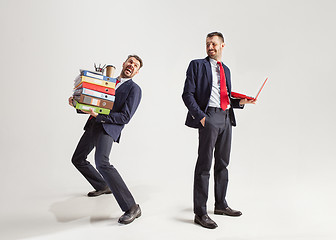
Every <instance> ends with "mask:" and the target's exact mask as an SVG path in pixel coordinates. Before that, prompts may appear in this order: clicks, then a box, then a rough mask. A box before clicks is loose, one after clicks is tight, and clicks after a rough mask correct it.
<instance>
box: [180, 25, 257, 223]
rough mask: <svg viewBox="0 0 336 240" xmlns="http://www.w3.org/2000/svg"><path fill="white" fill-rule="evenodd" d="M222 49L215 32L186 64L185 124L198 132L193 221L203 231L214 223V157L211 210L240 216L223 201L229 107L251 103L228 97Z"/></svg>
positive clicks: (220, 38)
mask: <svg viewBox="0 0 336 240" xmlns="http://www.w3.org/2000/svg"><path fill="white" fill-rule="evenodd" d="M224 46H225V43H224V37H223V35H222V34H221V33H219V32H212V33H209V34H208V35H207V37H206V51H207V55H208V56H207V57H206V58H205V59H197V60H193V61H191V62H190V64H189V67H188V69H187V74H186V75H187V76H186V80H185V85H184V90H183V94H182V98H183V101H184V103H185V105H186V107H187V108H188V114H187V119H186V123H185V124H186V125H187V126H188V127H192V128H197V129H198V133H199V146H198V158H197V162H196V167H195V173H194V197H193V200H194V213H195V219H194V222H195V223H196V224H199V225H201V226H203V227H205V228H211V229H213V228H216V227H217V224H216V223H215V222H214V221H213V220H212V219H211V218H210V217H209V216H208V214H207V206H206V203H207V200H208V187H209V177H210V168H211V163H212V158H213V155H214V158H215V164H214V180H215V210H214V213H215V214H218V215H229V216H240V215H241V214H242V213H241V212H240V211H237V210H233V209H231V208H230V207H229V206H228V203H227V202H226V199H225V198H226V190H227V185H228V170H227V166H228V165H229V160H230V150H231V134H232V126H236V120H235V116H234V112H233V108H243V107H244V105H245V104H247V103H255V100H247V99H233V98H232V97H231V77H230V70H229V68H228V67H227V66H225V65H224V64H223V63H222V53H223V48H224Z"/></svg>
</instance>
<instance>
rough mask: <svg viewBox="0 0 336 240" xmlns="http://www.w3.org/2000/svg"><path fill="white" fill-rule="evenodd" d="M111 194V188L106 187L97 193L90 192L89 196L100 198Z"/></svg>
mask: <svg viewBox="0 0 336 240" xmlns="http://www.w3.org/2000/svg"><path fill="white" fill-rule="evenodd" d="M110 193H112V192H111V190H110V188H109V187H106V188H105V189H103V190H96V191H92V192H89V193H88V194H87V195H88V197H98V196H100V195H102V194H110Z"/></svg>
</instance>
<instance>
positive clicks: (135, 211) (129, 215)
mask: <svg viewBox="0 0 336 240" xmlns="http://www.w3.org/2000/svg"><path fill="white" fill-rule="evenodd" d="M140 216H141V209H140V206H139V204H135V205H133V206H132V207H131V209H130V210H128V211H126V212H125V213H124V214H123V215H122V216H121V217H120V218H119V220H118V222H119V223H122V224H129V223H131V222H133V221H134V220H135V219H136V218H138V217H140Z"/></svg>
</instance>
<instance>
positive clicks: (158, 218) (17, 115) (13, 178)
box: [0, 0, 336, 240]
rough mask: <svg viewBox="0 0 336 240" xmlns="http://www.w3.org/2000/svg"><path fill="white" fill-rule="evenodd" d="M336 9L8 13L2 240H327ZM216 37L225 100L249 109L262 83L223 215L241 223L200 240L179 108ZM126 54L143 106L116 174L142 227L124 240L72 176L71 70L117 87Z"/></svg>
mask: <svg viewBox="0 0 336 240" xmlns="http://www.w3.org/2000/svg"><path fill="white" fill-rule="evenodd" d="M335 7H336V4H335V2H334V1H332V0H330V1H328V0H321V1H312V0H307V1H303V0H302V1H299V0H291V1H286V0H285V1H266V0H257V1H213V0H209V1H196V0H193V1H175V0H171V1H158V0H157V1H154V0H152V1H150V0H148V1H133V0H130V1H102V0H98V1H88V0H86V1H74V0H66V1H63V0H57V1H56V0H55V1H50V0H27V1H24V0H21V1H20V0H1V1H0V26H1V28H0V30H1V38H0V50H1V51H0V52H1V54H0V67H1V93H2V94H1V95H0V100H1V103H2V107H1V109H2V114H1V119H0V123H1V127H0V129H1V135H0V141H1V142H0V143H1V150H2V151H1V168H0V182H1V191H2V194H1V200H0V211H1V217H0V232H1V233H0V238H1V239H21V238H31V239H33V238H34V239H69V237H71V238H75V239H76V238H80V239H86V238H87V239H89V238H92V237H93V236H96V234H97V232H98V233H100V234H101V237H102V239H104V237H106V238H107V237H108V238H110V237H117V238H116V239H131V238H134V237H137V238H140V239H158V238H161V239H165V238H166V239H172V238H174V239H188V238H194V239H198V238H199V239H201V238H204V237H205V236H206V237H207V238H210V239H267V240H268V239H308V238H309V237H311V239H334V238H335V236H336V235H335V230H334V228H333V224H332V222H334V220H333V215H334V214H335V213H336V209H335V204H334V202H335V200H336V197H335V186H334V185H335V180H336V177H335V175H334V169H335V166H336V165H335V162H334V161H335V141H334V136H335V132H336V131H335V130H336V129H335V125H334V123H335V120H336V117H335V116H336V115H335V112H334V110H333V109H334V105H333V99H334V95H333V93H334V88H335V77H334V64H335V60H336V57H335V56H336V47H335V42H336V33H335V21H336V17H335V14H334V12H335ZM212 31H220V32H222V33H223V34H224V36H225V41H226V47H225V48H224V56H223V61H224V63H225V64H226V65H228V66H229V67H230V69H231V74H232V85H233V90H235V91H238V92H244V93H247V94H248V95H255V93H256V92H257V90H258V89H259V87H260V85H261V84H262V82H263V80H264V79H265V78H266V77H269V81H268V83H267V85H266V86H265V88H264V90H263V92H262V93H261V95H260V97H259V101H258V104H257V105H255V106H246V108H245V109H244V110H237V111H236V118H237V121H238V126H237V128H235V129H234V132H233V134H234V135H233V146H232V157H231V165H230V185H229V192H228V201H229V204H230V205H231V206H232V207H233V208H236V209H239V210H242V211H243V216H242V217H241V218H238V219H234V220H233V219H231V218H225V217H224V218H223V217H221V218H219V217H214V216H213V215H211V217H213V218H215V220H216V222H217V223H218V225H219V226H220V227H219V228H218V229H216V230H215V231H208V230H206V229H203V228H201V227H198V226H195V225H193V224H191V223H192V219H193V214H192V183H193V170H194V164H195V161H196V152H197V131H196V130H193V129H189V128H187V127H185V126H184V120H185V116H186V112H187V111H186V108H185V106H184V104H183V102H182V99H181V94H182V90H183V84H184V80H185V72H186V69H187V66H188V64H189V62H190V61H191V60H192V59H195V58H204V57H205V56H206V52H205V37H206V34H207V33H209V32H212ZM128 54H138V55H139V56H141V57H142V58H143V61H144V67H143V68H142V69H141V70H140V73H139V75H137V76H136V77H135V78H134V80H135V81H136V82H137V83H138V84H139V85H140V86H141V88H142V90H143V98H142V101H141V104H140V106H139V108H138V110H137V112H136V114H135V116H134V118H133V119H132V120H131V122H130V124H129V125H128V126H126V127H125V129H124V131H123V133H122V138H121V143H120V144H114V146H113V149H112V153H111V162H112V163H113V164H114V165H115V166H116V168H117V169H118V170H119V171H120V173H121V174H122V176H123V177H124V179H125V181H126V183H127V185H128V186H129V188H130V189H131V191H132V193H133V194H134V196H135V198H136V200H137V201H138V202H139V203H140V205H141V206H142V209H143V213H144V214H143V217H142V218H140V219H139V220H137V221H136V222H135V223H133V224H132V225H130V226H127V227H126V226H125V227H120V226H119V225H117V224H116V221H117V219H118V217H119V216H120V215H121V212H120V210H119V208H118V206H117V204H116V202H115V201H114V199H113V198H112V197H111V196H102V197H100V198H95V199H88V198H85V194H86V193H87V192H88V191H90V190H91V187H90V186H89V185H88V184H87V182H86V181H85V179H84V178H83V177H82V176H81V175H79V173H78V172H77V170H76V169H75V168H74V167H73V166H72V164H71V162H70V159H71V156H72V153H73V151H74V149H75V147H76V144H77V142H78V140H79V137H80V136H81V134H82V132H83V130H82V128H83V125H84V123H85V121H86V119H87V116H83V115H77V114H76V113H75V111H74V109H73V108H71V107H70V106H68V104H67V99H68V97H69V96H70V95H71V94H72V87H73V79H74V78H75V77H76V76H77V74H78V69H80V68H82V69H91V70H93V63H102V64H113V65H115V66H116V67H117V73H119V72H120V69H121V64H122V62H123V61H124V60H125V58H126V57H127V55H128ZM89 160H90V161H92V160H93V157H92V156H91V155H90V158H89ZM212 195H213V192H212V189H210V193H209V205H208V206H209V213H210V214H211V211H212V213H213V207H212V206H213V197H212ZM129 229H132V231H128V230H129ZM148 232H152V233H150V234H149V233H148ZM113 234H114V235H113ZM1 235H2V236H1Z"/></svg>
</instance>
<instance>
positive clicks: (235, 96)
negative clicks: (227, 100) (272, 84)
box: [231, 78, 268, 100]
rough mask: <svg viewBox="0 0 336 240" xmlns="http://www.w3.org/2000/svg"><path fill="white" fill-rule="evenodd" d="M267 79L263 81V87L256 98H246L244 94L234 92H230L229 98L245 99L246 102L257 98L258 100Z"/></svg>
mask: <svg viewBox="0 0 336 240" xmlns="http://www.w3.org/2000/svg"><path fill="white" fill-rule="evenodd" d="M267 79H268V78H266V80H265V81H264V83H263V85H262V86H261V88H260V89H259V91H258V93H257V96H256V97H250V96H246V95H245V94H241V93H236V92H231V97H233V98H241V99H247V100H257V98H258V96H259V94H260V92H261V90H262V89H263V87H264V86H265V83H266V82H267Z"/></svg>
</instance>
